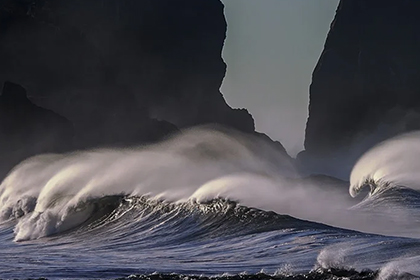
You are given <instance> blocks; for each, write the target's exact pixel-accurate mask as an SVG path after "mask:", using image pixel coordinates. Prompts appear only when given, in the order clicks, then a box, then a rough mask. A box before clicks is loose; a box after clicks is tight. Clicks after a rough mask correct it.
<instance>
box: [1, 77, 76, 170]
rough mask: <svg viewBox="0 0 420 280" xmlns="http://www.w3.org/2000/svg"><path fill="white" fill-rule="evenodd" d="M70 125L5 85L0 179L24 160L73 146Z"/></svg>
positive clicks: (17, 88) (17, 87)
mask: <svg viewBox="0 0 420 280" xmlns="http://www.w3.org/2000/svg"><path fill="white" fill-rule="evenodd" d="M73 136H74V132H73V125H72V124H71V122H70V121H68V120H67V119H65V118H64V117H62V116H60V115H58V114H56V113H54V112H52V111H50V110H46V109H43V108H40V107H38V106H36V105H35V104H33V103H32V102H31V101H29V99H28V98H27V95H26V91H25V89H24V88H23V87H21V86H20V85H17V84H13V83H10V82H6V83H5V84H4V86H3V90H2V92H1V95H0V154H1V161H0V178H2V177H3V176H4V175H6V174H7V172H8V171H10V169H11V168H12V167H13V166H15V165H16V164H18V163H19V162H20V161H22V160H23V159H25V158H27V157H30V156H34V155H37V154H43V153H59V152H66V151H69V150H70V149H72V147H73V142H72V141H73Z"/></svg>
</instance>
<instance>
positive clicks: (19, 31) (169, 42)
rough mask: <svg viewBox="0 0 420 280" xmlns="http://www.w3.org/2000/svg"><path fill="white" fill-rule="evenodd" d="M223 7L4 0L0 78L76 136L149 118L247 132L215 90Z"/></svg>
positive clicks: (211, 2)
mask: <svg viewBox="0 0 420 280" xmlns="http://www.w3.org/2000/svg"><path fill="white" fill-rule="evenodd" d="M223 8H224V7H223V5H222V3H221V2H220V1H219V0H177V1H173V0H153V1H152V0H91V1H84V0H71V1H69V0H36V1H26V0H4V1H1V2H0V25H1V28H0V61H1V62H2V63H1V64H0V82H2V81H4V80H13V81H16V82H18V83H20V84H22V85H25V87H26V88H27V89H28V91H29V93H30V99H31V100H32V101H33V102H35V103H37V104H39V105H40V106H43V107H46V108H49V109H52V110H54V111H56V112H58V113H60V114H61V115H63V116H65V117H66V118H68V119H70V120H71V121H72V122H73V123H74V124H75V128H76V130H77V131H79V132H80V133H78V135H80V134H81V133H82V132H83V133H84V134H85V135H86V133H85V132H88V134H92V135H95V134H105V133H102V131H107V132H108V134H109V132H110V129H112V127H115V128H116V129H118V130H119V131H121V130H130V129H133V123H134V122H139V123H140V124H141V123H142V122H144V121H143V120H147V119H150V118H153V119H159V120H165V121H167V122H170V123H173V124H174V125H176V126H177V127H179V128H182V127H188V126H192V125H197V124H203V123H219V124H224V125H228V126H231V127H234V128H236V129H239V130H241V131H245V132H253V131H254V122H253V119H252V117H251V116H250V115H249V113H248V112H247V111H246V110H233V109H232V108H230V107H229V106H228V105H227V104H226V102H225V100H224V98H223V96H222V94H221V93H220V91H219V88H220V85H221V83H222V80H223V78H224V75H225V71H226V65H225V63H224V62H223V60H222V58H221V52H222V48H223V43H224V40H225V34H226V21H225V18H224V14H223ZM146 122H147V121H146ZM147 125H149V124H147ZM95 131H98V133H96V132H95ZM92 137H93V136H92Z"/></svg>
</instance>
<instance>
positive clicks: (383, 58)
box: [299, 0, 420, 177]
mask: <svg viewBox="0 0 420 280" xmlns="http://www.w3.org/2000/svg"><path fill="white" fill-rule="evenodd" d="M418 11H420V2H419V1H415V0H404V1H395V0H372V1H364V0H341V1H340V4H339V7H338V10H337V13H336V16H335V19H334V21H333V23H332V24H331V30H330V32H329V34H328V38H327V41H326V44H325V48H324V51H323V53H322V55H321V58H320V59H319V62H318V64H317V66H316V68H315V71H314V73H313V80H312V84H311V88H310V105H309V119H308V122H307V128H306V139H305V148H306V151H305V152H304V153H302V154H301V155H300V156H299V159H300V161H301V162H304V164H305V165H306V167H308V168H309V169H311V170H312V171H314V173H328V174H333V175H337V174H335V172H336V169H341V170H342V169H343V167H344V169H347V170H346V171H345V172H344V173H343V174H341V175H343V176H344V177H346V176H348V172H349V170H350V168H351V167H352V165H353V163H354V162H355V161H356V160H357V158H358V157H359V156H361V155H362V154H363V153H364V152H365V151H366V150H367V149H369V148H370V147H372V146H373V145H375V144H376V143H378V142H380V141H382V140H384V139H387V138H389V137H392V136H394V135H396V134H399V133H402V132H406V131H410V130H416V129H419V128H420V95H419V94H418V93H419V91H420V51H419V47H420V40H419V38H420V37H419V34H420V33H419V31H420V19H419V17H418ZM336 167H337V168H336Z"/></svg>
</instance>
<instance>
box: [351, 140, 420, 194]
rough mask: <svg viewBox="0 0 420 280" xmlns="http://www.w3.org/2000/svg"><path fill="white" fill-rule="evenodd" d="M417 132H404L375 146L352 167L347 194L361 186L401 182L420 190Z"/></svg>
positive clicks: (419, 159) (419, 141)
mask: <svg viewBox="0 0 420 280" xmlns="http://www.w3.org/2000/svg"><path fill="white" fill-rule="evenodd" d="M419 171H420V132H412V133H408V134H404V135H401V136H398V137H395V138H392V139H390V140H387V141H385V142H382V143H381V144H379V145H377V146H375V147H374V148H372V149H371V150H370V151H368V152H367V153H366V154H364V155H363V156H362V157H361V158H360V159H359V161H358V162H357V163H356V165H355V166H354V168H353V170H352V173H351V176H350V189H349V191H350V194H351V195H352V196H353V197H354V196H356V195H357V194H358V193H359V192H360V191H361V189H363V188H364V187H366V186H370V187H371V188H372V191H374V190H376V189H378V188H377V187H378V186H379V187H386V186H389V185H392V186H395V185H402V186H407V187H410V188H412V189H415V190H420V172H419Z"/></svg>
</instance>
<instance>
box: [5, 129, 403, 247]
mask: <svg viewBox="0 0 420 280" xmlns="http://www.w3.org/2000/svg"><path fill="white" fill-rule="evenodd" d="M229 133H230V134H226V133H225V132H224V131H223V130H214V129H209V128H207V129H205V128H197V129H192V130H189V131H187V132H184V133H182V134H180V135H179V136H176V137H174V138H173V139H170V140H168V141H166V142H163V143H161V144H156V145H153V146H148V147H139V148H132V149H108V150H93V151H85V152H77V153H73V154H67V155H41V156H37V157H34V158H32V159H29V160H26V161H24V162H23V163H21V164H20V165H19V166H17V167H16V168H15V169H14V170H13V171H12V172H11V174H10V175H9V176H8V177H7V178H6V179H5V180H4V181H3V183H2V184H1V186H0V194H1V196H0V214H1V219H2V220H3V221H5V220H8V219H15V218H20V219H19V220H18V223H17V225H16V227H15V233H16V237H15V239H16V240H17V241H20V240H27V239H37V238H40V237H44V236H49V235H51V234H56V233H59V232H63V231H66V230H69V229H72V228H74V227H76V226H78V225H80V224H82V223H84V222H85V221H86V220H88V219H89V218H90V217H91V216H92V215H93V214H94V213H95V211H97V210H95V209H97V206H95V205H96V204H97V203H92V201H98V199H110V197H114V196H124V197H147V198H149V199H153V200H165V201H168V202H173V203H185V202H187V201H195V202H199V203H200V202H207V201H211V200H213V199H218V198H221V199H228V200H232V201H237V202H239V203H240V204H243V205H246V206H247V207H255V208H258V209H262V210H267V211H275V212H276V213H279V214H289V215H292V216H294V217H297V218H301V219H308V220H311V221H317V222H322V223H327V224H330V225H334V226H340V227H345V228H351V229H359V230H365V231H370V232H378V233H387V232H389V231H391V232H394V233H397V234H398V232H399V230H398V228H395V229H388V225H389V223H388V220H387V219H386V217H382V218H384V219H382V218H378V217H370V216H369V215H368V216H365V215H364V216H359V215H358V214H357V213H354V211H349V210H347V209H348V208H349V207H350V206H351V205H352V204H350V203H349V200H348V198H349V195H343V193H342V192H333V191H331V189H329V188H326V187H325V186H324V185H323V184H312V183H305V182H304V181H301V180H299V179H297V178H296V175H297V174H296V173H295V171H294V169H293V166H292V164H291V162H290V159H289V158H287V157H285V155H284V153H282V152H281V151H277V150H276V149H274V148H273V147H272V146H271V145H270V144H268V143H267V142H263V141H261V140H260V139H258V138H254V137H250V136H245V135H242V134H239V133H234V132H229ZM353 204H354V203H353Z"/></svg>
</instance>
